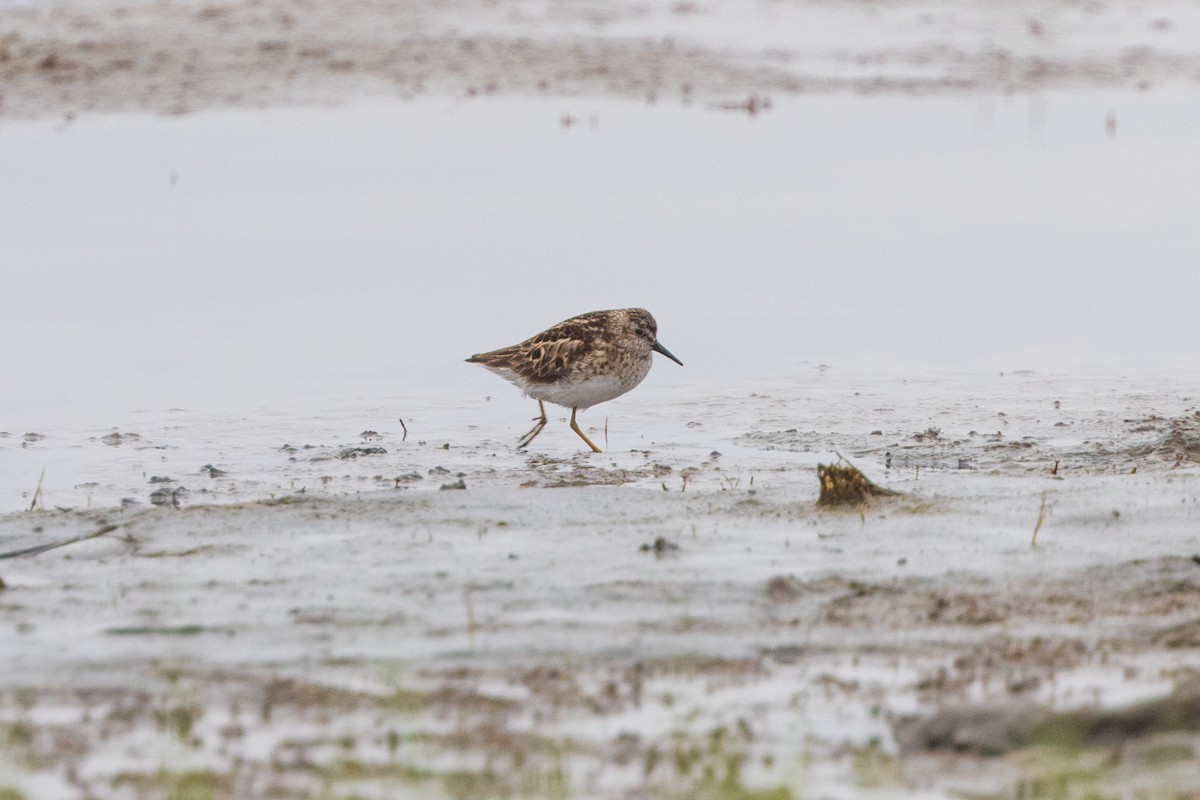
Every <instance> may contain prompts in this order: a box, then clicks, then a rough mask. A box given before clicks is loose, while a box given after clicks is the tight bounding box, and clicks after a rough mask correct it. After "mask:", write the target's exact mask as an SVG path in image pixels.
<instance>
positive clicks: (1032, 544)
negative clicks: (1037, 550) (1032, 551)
mask: <svg viewBox="0 0 1200 800" xmlns="http://www.w3.org/2000/svg"><path fill="white" fill-rule="evenodd" d="M1045 521H1046V498H1045V497H1044V496H1043V497H1042V507H1041V508H1040V509H1038V518H1037V524H1036V525H1034V526H1033V538H1032V539H1030V540H1029V546H1030V547H1037V535H1038V531H1040V530H1041V529H1042V523H1043V522H1045Z"/></svg>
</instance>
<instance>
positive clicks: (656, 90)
mask: <svg viewBox="0 0 1200 800" xmlns="http://www.w3.org/2000/svg"><path fill="white" fill-rule="evenodd" d="M722 11H724V12H725V13H726V14H727V15H729V16H728V18H726V16H724V15H723V14H722ZM806 14H807V15H808V16H805V15H806ZM1194 16H1195V14H1194V10H1193V9H1188V8H1187V7H1186V6H1178V5H1165V6H1163V7H1162V8H1161V9H1156V10H1152V11H1147V9H1144V8H1142V7H1140V6H1126V5H1122V4H1115V5H1111V6H1108V5H1101V4H1097V5H1096V7H1095V8H1084V7H1082V6H1079V5H1078V4H1072V3H1050V4H1044V3H1032V2H1030V3H1022V4H1018V7H1015V8H1006V14H1005V15H1004V17H1003V18H1002V19H997V20H992V21H990V22H985V23H984V24H983V25H982V26H981V25H980V20H979V19H976V18H975V17H974V16H972V15H970V14H967V15H960V13H959V12H958V11H957V10H956V9H954V8H953V7H952V6H950V5H946V4H938V3H929V4H899V5H897V6H895V7H890V8H886V9H881V8H878V7H877V6H876V5H875V4H872V3H861V2H855V1H854V0H847V1H846V2H839V3H834V4H829V5H826V6H823V7H822V8H820V9H817V10H814V9H808V10H807V11H806V10H804V9H801V8H800V7H795V8H793V7H791V6H788V5H775V6H760V7H756V8H753V9H742V10H741V11H740V12H738V14H737V15H732V14H730V12H729V10H728V9H722V8H721V7H719V6H707V5H704V4H696V3H674V4H666V3H662V4H647V5H640V6H628V7H611V6H607V5H604V6H601V5H594V4H564V3H553V2H552V3H547V4H545V5H532V6H527V7H522V8H521V9H519V10H518V9H510V10H508V11H507V12H506V11H505V10H504V9H503V8H497V7H495V6H493V5H491V4H488V3H483V2H473V1H471V0H464V1H463V2H456V3H448V4H439V5H437V6H432V7H429V6H427V5H426V4H422V3H412V2H408V0H386V2H379V3H371V4H365V3H353V2H338V3H326V4H312V3H307V2H298V1H296V0H252V1H250V2H208V3H203V4H197V3H178V4H170V3H154V4H150V3H145V4H142V3H133V4H110V3H99V4H86V5H79V6H75V5H61V6H53V7H44V6H35V7H16V8H4V9H0V32H2V33H0V87H2V88H0V118H7V119H29V118H36V117H45V116H52V117H53V116H64V115H67V116H69V115H76V114H80V113H109V112H130V111H140V112H149V113H154V114H184V113H188V112H192V111H199V110H204V109H212V108H222V107H251V108H254V107H266V106H271V105H296V104H305V105H308V104H328V103H340V102H345V101H346V100H348V99H350V98H354V97H367V96H387V97H396V98H400V99H405V100H411V99H415V98H419V97H423V96H440V97H454V98H471V97H481V96H504V95H518V96H528V95H533V96H539V97H546V98H572V97H576V98H579V97H589V96H605V97H622V98H635V99H644V100H646V101H647V102H658V101H663V102H673V103H679V102H683V103H699V104H703V105H705V106H707V107H710V108H713V109H724V110H730V111H736V112H741V113H750V114H755V113H761V112H763V111H765V110H768V109H769V108H770V104H771V102H772V98H775V99H780V98H784V97H788V96H797V95H804V94H813V93H820V94H829V93H849V94H901V95H913V96H920V95H925V94H931V93H957V94H985V95H1001V96H1003V95H1012V94H1025V93H1031V92H1039V91H1043V90H1049V89H1079V88H1084V89H1087V88H1102V87H1103V88H1123V89H1140V90H1147V89H1152V88H1154V87H1157V86H1164V85H1170V84H1175V83H1180V82H1182V83H1190V84H1195V83H1196V81H1197V80H1200V56H1198V55H1197V54H1196V51H1195V49H1194V48H1193V47H1190V46H1189V42H1190V40H1189V39H1188V38H1187V37H1188V31H1189V30H1190V27H1189V26H1191V25H1192V24H1193V23H1194V22H1195V20H1194V19H1193V17H1194ZM746 20H750V22H751V23H752V27H751V30H756V28H755V27H753V26H757V27H760V28H762V29H763V30H766V31H775V32H776V33H775V36H776V37H781V36H782V34H780V33H779V31H784V32H786V31H789V30H790V31H793V32H794V35H793V36H791V37H790V38H788V37H782V38H780V41H779V43H778V44H770V45H766V44H755V39H754V36H753V35H745V36H742V37H737V36H735V35H734V34H733V33H731V31H734V32H736V31H738V30H739V27H740V26H741V25H742V24H743V23H744V22H745V21H746ZM725 26H728V27H725ZM827 29H832V30H834V31H836V32H837V33H836V34H835V35H834V36H833V38H830V37H829V36H828V35H826V34H825V33H824V32H825V31H826V30H827ZM876 29H886V30H888V31H889V39H888V41H887V43H886V44H883V43H880V42H879V41H878V39H877V37H876V36H874V35H872V33H871V32H872V31H874V30H876Z"/></svg>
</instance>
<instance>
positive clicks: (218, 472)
mask: <svg viewBox="0 0 1200 800" xmlns="http://www.w3.org/2000/svg"><path fill="white" fill-rule="evenodd" d="M200 474H201V475H207V476H208V477H210V478H219V477H221V476H222V475H226V474H228V473H226V472H225V470H223V469H217V468H216V467H214V466H213V465H212V464H205V465H204V466H203V467H201V468H200Z"/></svg>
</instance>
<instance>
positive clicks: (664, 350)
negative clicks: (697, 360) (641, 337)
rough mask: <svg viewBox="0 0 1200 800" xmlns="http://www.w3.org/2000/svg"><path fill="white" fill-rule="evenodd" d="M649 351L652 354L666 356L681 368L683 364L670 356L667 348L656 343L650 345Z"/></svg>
mask: <svg viewBox="0 0 1200 800" xmlns="http://www.w3.org/2000/svg"><path fill="white" fill-rule="evenodd" d="M650 349H651V350H653V351H654V352H656V353H662V354H663V355H664V356H666V357H667V358H669V359H671V360H672V361H674V362H675V363H676V364H678V365H679V366H681V367H682V366H683V362H682V361H680V360H679V359H678V358H676V357H675V356H673V355H671V351H670V350H668V349H667V348H665V347H663V346H662V345H661V344H659V343H658V342H655V343H654V344H652V345H650Z"/></svg>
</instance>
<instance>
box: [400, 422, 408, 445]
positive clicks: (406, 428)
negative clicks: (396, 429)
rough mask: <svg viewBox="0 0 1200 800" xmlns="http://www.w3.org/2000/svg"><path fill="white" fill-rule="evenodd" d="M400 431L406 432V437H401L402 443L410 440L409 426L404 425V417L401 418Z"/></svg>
mask: <svg viewBox="0 0 1200 800" xmlns="http://www.w3.org/2000/svg"><path fill="white" fill-rule="evenodd" d="M400 429H401V430H402V431H404V435H403V436H401V437H400V441H402V442H404V441H407V440H408V426H407V425H405V424H404V417H401V418H400Z"/></svg>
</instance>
